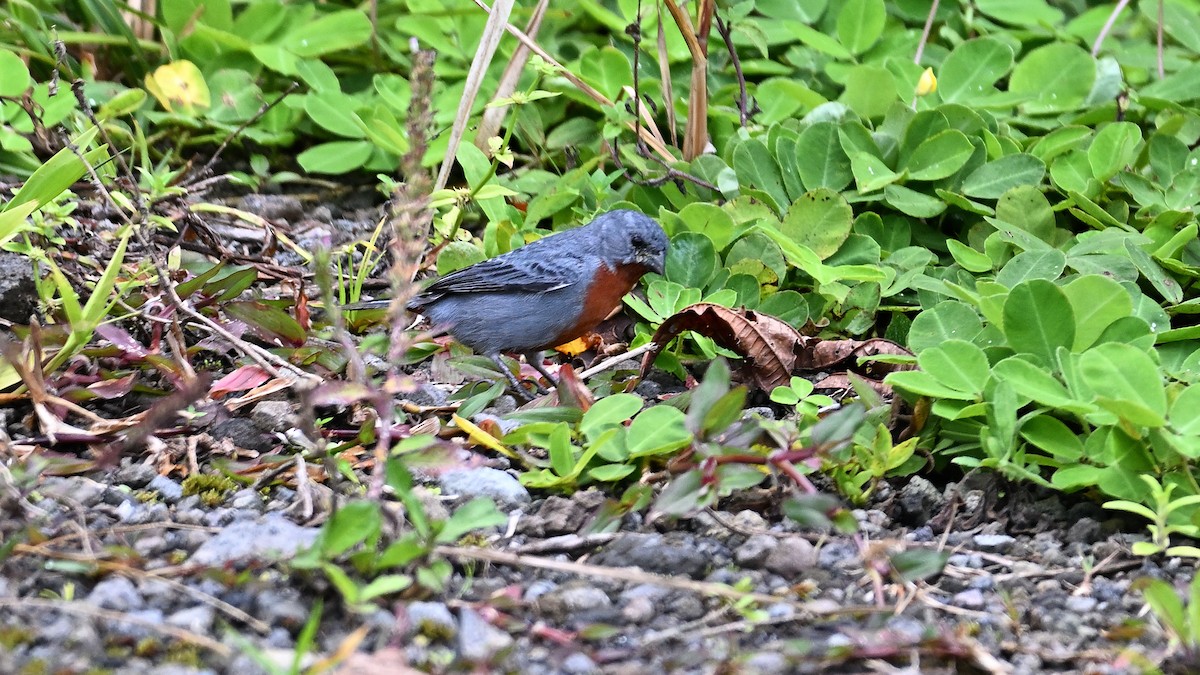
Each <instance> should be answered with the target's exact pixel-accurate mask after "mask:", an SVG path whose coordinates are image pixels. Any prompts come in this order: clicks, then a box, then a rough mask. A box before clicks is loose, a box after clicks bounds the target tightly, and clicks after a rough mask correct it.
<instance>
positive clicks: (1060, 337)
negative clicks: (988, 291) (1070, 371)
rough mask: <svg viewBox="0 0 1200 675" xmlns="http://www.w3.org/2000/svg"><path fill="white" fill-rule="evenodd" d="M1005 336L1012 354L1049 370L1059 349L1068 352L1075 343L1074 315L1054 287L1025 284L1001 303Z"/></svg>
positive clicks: (1042, 282) (1044, 283) (1038, 282)
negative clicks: (1025, 356)
mask: <svg viewBox="0 0 1200 675" xmlns="http://www.w3.org/2000/svg"><path fill="white" fill-rule="evenodd" d="M1004 335H1005V337H1007V338H1008V345H1009V346H1010V347H1012V348H1013V350H1014V351H1016V352H1018V353H1025V354H1032V355H1034V356H1036V357H1037V358H1038V359H1040V360H1041V361H1042V364H1043V365H1045V366H1050V365H1052V364H1054V363H1055V361H1056V359H1055V352H1056V351H1057V350H1058V348H1059V347H1065V348H1067V349H1070V348H1071V346H1072V345H1073V344H1074V343H1075V312H1074V310H1072V309H1071V303H1070V302H1069V301H1068V300H1067V296H1066V295H1064V294H1063V292H1062V290H1060V289H1059V288H1058V287H1057V286H1055V285H1054V284H1053V283H1051V282H1049V281H1046V280H1045V279H1033V280H1031V281H1026V282H1024V283H1021V284H1019V285H1017V286H1016V287H1015V288H1013V289H1012V291H1010V292H1009V294H1008V298H1007V299H1006V300H1005V301H1004Z"/></svg>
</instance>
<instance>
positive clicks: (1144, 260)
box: [1125, 239, 1183, 305]
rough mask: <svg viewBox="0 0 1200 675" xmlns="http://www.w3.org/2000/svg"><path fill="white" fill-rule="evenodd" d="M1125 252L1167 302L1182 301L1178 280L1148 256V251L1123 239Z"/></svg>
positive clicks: (1175, 303)
mask: <svg viewBox="0 0 1200 675" xmlns="http://www.w3.org/2000/svg"><path fill="white" fill-rule="evenodd" d="M1125 252H1126V253H1128V254H1129V259H1130V260H1132V261H1133V264H1134V265H1135V266H1137V268H1138V271H1139V272H1141V273H1142V276H1143V277H1145V278H1146V280H1147V281H1149V282H1150V285H1151V286H1154V289H1155V290H1157V291H1158V292H1159V294H1160V295H1162V296H1163V298H1164V299H1166V301H1167V302H1169V303H1171V304H1173V305H1177V304H1179V303H1181V302H1183V289H1182V288H1180V286H1179V282H1178V281H1175V279H1173V278H1171V276H1170V275H1169V274H1167V272H1166V271H1165V270H1163V268H1162V266H1160V265H1159V264H1158V263H1157V262H1155V261H1154V259H1153V258H1151V257H1150V254H1149V253H1146V252H1145V251H1143V250H1142V249H1141V248H1139V247H1138V245H1137V244H1135V243H1133V240H1132V239H1126V240H1125Z"/></svg>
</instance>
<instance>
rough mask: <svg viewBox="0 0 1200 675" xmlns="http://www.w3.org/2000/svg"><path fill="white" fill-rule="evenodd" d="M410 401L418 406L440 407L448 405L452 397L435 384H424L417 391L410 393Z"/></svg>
mask: <svg viewBox="0 0 1200 675" xmlns="http://www.w3.org/2000/svg"><path fill="white" fill-rule="evenodd" d="M408 400H409V401H410V402H412V403H415V404H417V405H425V406H439V405H446V403H447V402H448V401H449V400H450V396H449V395H448V394H447V393H446V392H445V391H443V390H442V388H441V387H438V386H437V385H434V384H429V383H427V382H426V383H422V384H421V385H420V386H418V387H417V390H416V391H414V392H411V393H409V395H408Z"/></svg>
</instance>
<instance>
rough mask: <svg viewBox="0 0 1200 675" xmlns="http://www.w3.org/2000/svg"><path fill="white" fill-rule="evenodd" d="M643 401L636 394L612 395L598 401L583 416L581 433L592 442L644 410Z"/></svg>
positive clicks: (580, 425)
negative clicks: (602, 433) (601, 434)
mask: <svg viewBox="0 0 1200 675" xmlns="http://www.w3.org/2000/svg"><path fill="white" fill-rule="evenodd" d="M642 405H643V401H642V399H641V397H640V396H638V395H636V394H612V395H610V396H605V397H604V398H602V399H600V400H598V401H596V403H595V404H593V405H592V407H591V408H588V411H587V412H585V413H584V414H583V420H581V421H580V422H579V431H580V432H581V433H582V434H583V435H584V436H586V437H587V438H588V439H590V440H593V441H594V440H595V439H596V438H597V437H598V436H599V435H600V433H601V432H603V431H605V430H607V429H611V428H613V427H617V426H620V425H622V424H624V423H625V420H628V419H630V418H632V417H633V416H634V415H636V414H637V412H638V411H639V410H641V409H642Z"/></svg>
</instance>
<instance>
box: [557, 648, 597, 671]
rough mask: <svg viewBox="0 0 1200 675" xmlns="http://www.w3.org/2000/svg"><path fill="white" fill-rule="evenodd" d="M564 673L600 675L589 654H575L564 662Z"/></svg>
mask: <svg viewBox="0 0 1200 675" xmlns="http://www.w3.org/2000/svg"><path fill="white" fill-rule="evenodd" d="M562 671H563V672H564V673H569V674H570V675H588V674H589V673H598V672H600V669H599V668H597V667H596V662H595V661H593V660H592V659H591V658H590V657H589V656H588V655H587V654H584V653H583V652H575V653H574V654H571V655H570V656H568V657H567V658H566V659H564V660H563V662H562Z"/></svg>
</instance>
